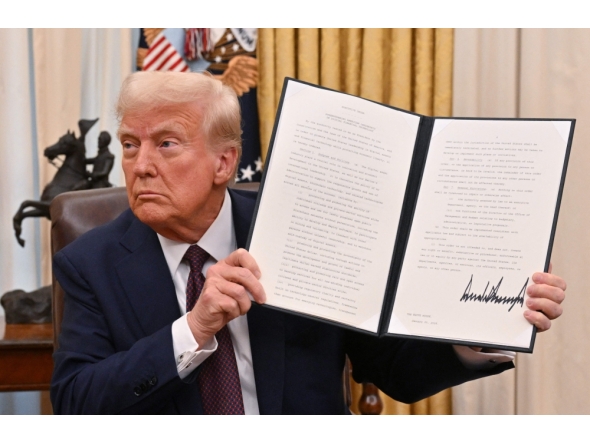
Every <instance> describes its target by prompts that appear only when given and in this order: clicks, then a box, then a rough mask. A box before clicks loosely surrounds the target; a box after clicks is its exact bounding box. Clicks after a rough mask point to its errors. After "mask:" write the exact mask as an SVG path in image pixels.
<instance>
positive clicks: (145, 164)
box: [133, 145, 157, 177]
mask: <svg viewBox="0 0 590 444" xmlns="http://www.w3.org/2000/svg"><path fill="white" fill-rule="evenodd" d="M155 151H156V150H155V149H153V147H150V146H147V145H142V146H141V147H140V148H139V152H138V153H137V158H136V159H135V165H134V166H133V173H134V174H135V175H136V176H138V177H144V176H151V177H155V176H156V175H157V169H156V162H155V159H154V155H155V154H156V152H155Z"/></svg>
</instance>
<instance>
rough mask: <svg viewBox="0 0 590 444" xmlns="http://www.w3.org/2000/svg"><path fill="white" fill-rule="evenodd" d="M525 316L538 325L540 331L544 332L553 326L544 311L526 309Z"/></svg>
mask: <svg viewBox="0 0 590 444" xmlns="http://www.w3.org/2000/svg"><path fill="white" fill-rule="evenodd" d="M524 317H525V318H526V320H527V321H529V322H530V323H531V324H533V325H534V326H535V327H537V330H538V331H539V332H543V331H546V330H549V329H550V328H551V321H550V320H549V319H547V316H545V315H544V314H543V313H540V312H538V311H531V310H526V311H525V312H524Z"/></svg>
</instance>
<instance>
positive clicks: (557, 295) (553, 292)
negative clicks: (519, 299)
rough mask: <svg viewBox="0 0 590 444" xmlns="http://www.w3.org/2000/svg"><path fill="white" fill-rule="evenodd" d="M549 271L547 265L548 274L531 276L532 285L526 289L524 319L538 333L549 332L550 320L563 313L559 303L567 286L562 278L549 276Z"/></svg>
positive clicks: (550, 267)
mask: <svg viewBox="0 0 590 444" xmlns="http://www.w3.org/2000/svg"><path fill="white" fill-rule="evenodd" d="M551 269H552V266H551V264H549V273H535V274H533V282H534V284H533V285H531V286H529V288H527V295H528V296H529V298H528V299H527V301H526V305H527V307H528V308H529V309H528V310H526V311H525V312H524V317H525V318H526V320H527V321H529V322H530V323H531V324H533V325H535V326H536V327H537V330H538V331H539V332H542V331H545V330H549V328H550V327H551V320H553V319H557V318H558V317H559V316H561V314H562V313H563V308H561V303H562V302H563V300H564V298H565V289H566V287H567V285H566V283H565V281H564V280H563V279H562V278H560V277H559V276H555V275H553V274H551Z"/></svg>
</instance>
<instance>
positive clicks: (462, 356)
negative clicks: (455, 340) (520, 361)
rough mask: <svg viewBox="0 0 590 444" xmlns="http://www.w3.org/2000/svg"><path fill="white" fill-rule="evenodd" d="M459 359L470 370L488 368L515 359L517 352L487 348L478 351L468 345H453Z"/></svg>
mask: <svg viewBox="0 0 590 444" xmlns="http://www.w3.org/2000/svg"><path fill="white" fill-rule="evenodd" d="M453 348H454V349H455V353H456V354H457V357H458V358H459V361H461V363H462V364H463V365H464V366H465V367H467V368H468V369H470V370H488V369H490V368H493V367H495V366H496V365H498V364H500V363H502V362H510V361H514V358H515V357H516V352H513V351H508V350H498V349H495V348H486V349H484V350H485V352H484V351H480V352H477V351H475V350H473V349H472V348H471V347H467V346H466V345H453Z"/></svg>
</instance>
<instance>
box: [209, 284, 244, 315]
mask: <svg viewBox="0 0 590 444" xmlns="http://www.w3.org/2000/svg"><path fill="white" fill-rule="evenodd" d="M214 285H215V287H216V289H217V291H219V293H221V294H222V295H225V296H228V297H230V298H232V299H234V300H235V301H236V302H237V304H238V306H239V310H240V315H243V314H246V313H247V312H248V310H250V307H251V306H252V302H251V301H250V298H249V297H248V293H247V292H246V289H245V288H244V287H242V286H241V285H239V284H235V283H233V282H229V281H226V280H224V279H219V280H218V281H217V282H215V283H214Z"/></svg>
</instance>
